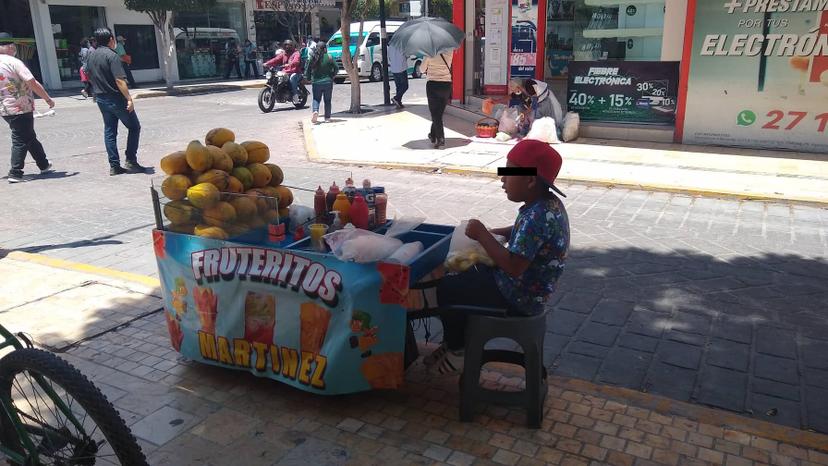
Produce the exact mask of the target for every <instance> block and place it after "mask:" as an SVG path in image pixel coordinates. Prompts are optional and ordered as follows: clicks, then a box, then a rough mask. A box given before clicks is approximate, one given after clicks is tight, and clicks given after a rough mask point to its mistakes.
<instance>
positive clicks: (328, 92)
mask: <svg viewBox="0 0 828 466" xmlns="http://www.w3.org/2000/svg"><path fill="white" fill-rule="evenodd" d="M312 89H313V103H312V104H311V108H313V111H314V112H318V111H319V104H320V101H321V100H322V99H323V98H324V99H325V119H326V120H329V119H330V118H331V97H333V82H326V83H319V84H317V83H313V86H312Z"/></svg>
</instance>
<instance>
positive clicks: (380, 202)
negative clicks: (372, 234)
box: [374, 186, 388, 225]
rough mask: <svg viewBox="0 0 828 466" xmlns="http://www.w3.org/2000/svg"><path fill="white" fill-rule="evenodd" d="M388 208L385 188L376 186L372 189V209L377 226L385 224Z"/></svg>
mask: <svg viewBox="0 0 828 466" xmlns="http://www.w3.org/2000/svg"><path fill="white" fill-rule="evenodd" d="M387 207H388V195H387V194H385V188H383V187H381V186H378V187H376V188H374V208H375V209H376V216H377V225H384V224H385V222H387V221H388V220H387V218H386V209H387Z"/></svg>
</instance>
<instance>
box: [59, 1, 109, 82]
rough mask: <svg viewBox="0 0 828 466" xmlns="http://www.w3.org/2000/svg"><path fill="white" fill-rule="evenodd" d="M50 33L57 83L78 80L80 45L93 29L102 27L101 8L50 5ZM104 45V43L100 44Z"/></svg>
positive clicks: (103, 24) (104, 23) (102, 16)
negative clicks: (56, 69)
mask: <svg viewBox="0 0 828 466" xmlns="http://www.w3.org/2000/svg"><path fill="white" fill-rule="evenodd" d="M49 16H50V17H51V18H52V32H53V34H54V40H55V52H56V53H57V67H58V72H59V73H60V79H61V81H79V80H80V57H79V56H78V55H79V53H80V48H81V47H80V44H81V41H82V40H83V39H88V38H90V37H92V34H93V33H94V32H95V29H97V28H99V27H104V26H106V21H105V20H104V9H103V8H99V7H91V6H63V5H50V6H49ZM102 45H106V44H102Z"/></svg>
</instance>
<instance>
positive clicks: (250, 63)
mask: <svg viewBox="0 0 828 466" xmlns="http://www.w3.org/2000/svg"><path fill="white" fill-rule="evenodd" d="M251 68H252V69H253V77H254V78H258V77H259V65H257V64H256V62H255V61H250V60H245V61H244V77H245V78H250V69H251Z"/></svg>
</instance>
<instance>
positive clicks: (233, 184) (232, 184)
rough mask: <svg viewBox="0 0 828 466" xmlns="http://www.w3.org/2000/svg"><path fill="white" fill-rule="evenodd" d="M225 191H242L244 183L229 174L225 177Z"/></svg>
mask: <svg viewBox="0 0 828 466" xmlns="http://www.w3.org/2000/svg"><path fill="white" fill-rule="evenodd" d="M225 192H228V193H243V192H244V185H243V184H242V182H241V181H239V179H238V178H236V177H235V176H232V175H231V176H229V177H228V178H227V189H225Z"/></svg>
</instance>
